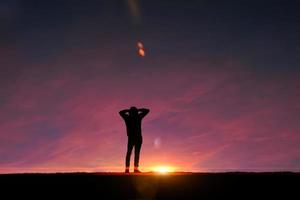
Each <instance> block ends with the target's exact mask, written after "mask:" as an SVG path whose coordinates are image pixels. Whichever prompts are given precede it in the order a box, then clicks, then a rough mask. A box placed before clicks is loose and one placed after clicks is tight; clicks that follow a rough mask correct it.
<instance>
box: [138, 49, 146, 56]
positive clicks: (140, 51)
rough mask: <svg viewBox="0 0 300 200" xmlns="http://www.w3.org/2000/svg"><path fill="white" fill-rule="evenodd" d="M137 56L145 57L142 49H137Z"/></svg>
mask: <svg viewBox="0 0 300 200" xmlns="http://www.w3.org/2000/svg"><path fill="white" fill-rule="evenodd" d="M139 55H140V56H142V57H144V56H145V51H144V49H139Z"/></svg>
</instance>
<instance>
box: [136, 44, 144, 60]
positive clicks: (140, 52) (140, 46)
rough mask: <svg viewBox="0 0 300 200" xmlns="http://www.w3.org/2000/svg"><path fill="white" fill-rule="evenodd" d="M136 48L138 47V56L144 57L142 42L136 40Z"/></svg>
mask: <svg viewBox="0 0 300 200" xmlns="http://www.w3.org/2000/svg"><path fill="white" fill-rule="evenodd" d="M137 48H138V54H139V56H141V57H144V56H145V55H146V54H145V48H144V45H143V43H142V42H138V43H137Z"/></svg>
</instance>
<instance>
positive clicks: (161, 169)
mask: <svg viewBox="0 0 300 200" xmlns="http://www.w3.org/2000/svg"><path fill="white" fill-rule="evenodd" d="M153 171H154V172H157V173H161V174H166V173H170V172H174V168H173V167H169V166H157V167H154V168H153Z"/></svg>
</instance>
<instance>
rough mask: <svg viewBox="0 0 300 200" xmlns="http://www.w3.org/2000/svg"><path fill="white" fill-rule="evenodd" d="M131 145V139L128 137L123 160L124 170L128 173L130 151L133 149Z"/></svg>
mask: <svg viewBox="0 0 300 200" xmlns="http://www.w3.org/2000/svg"><path fill="white" fill-rule="evenodd" d="M133 145H134V143H133V141H132V140H131V139H129V138H128V143H127V153H126V161H125V165H126V169H125V172H127V173H129V166H130V156H131V152H132V149H133Z"/></svg>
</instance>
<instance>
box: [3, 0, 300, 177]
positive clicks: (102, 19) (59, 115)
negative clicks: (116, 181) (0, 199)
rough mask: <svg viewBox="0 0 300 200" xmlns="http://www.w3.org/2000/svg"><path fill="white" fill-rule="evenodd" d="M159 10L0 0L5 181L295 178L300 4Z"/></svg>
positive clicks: (149, 5) (177, 5)
mask: <svg viewBox="0 0 300 200" xmlns="http://www.w3.org/2000/svg"><path fill="white" fill-rule="evenodd" d="M163 2H164V3H162V1H158V0H157V1H150V0H149V1H138V3H139V6H138V7H139V15H138V16H137V14H136V13H132V12H133V11H132V10H130V9H129V7H128V5H127V2H126V1H117V0H115V1H113V0H110V1H90V0H89V1H79V0H78V1H77V0H73V1H68V0H62V1H55V0H52V1H50V0H49V1H48V0H45V1H33V0H26V1H21V0H19V1H18V0H9V1H8V0H7V1H1V2H0V22H1V24H2V25H1V33H0V34H1V35H0V36H1V38H0V55H1V56H0V69H1V72H0V173H8V172H54V171H123V168H124V155H125V150H126V142H127V141H126V140H127V138H126V137H127V136H126V132H125V124H124V122H123V121H122V119H121V117H120V116H119V114H118V111H119V110H121V109H124V108H128V107H130V106H132V105H135V106H137V107H146V108H149V109H150V110H151V112H150V114H149V115H148V116H147V117H146V118H145V119H144V121H143V137H144V143H143V146H142V152H141V169H142V170H150V169H151V167H153V166H158V165H169V166H174V167H175V168H176V170H181V171H231V170H240V171H243V170H246V171H279V170H291V171H300V146H299V144H300V123H299V121H300V103H299V102H300V90H299V88H300V77H299V72H300V70H299V66H300V59H299V58H300V57H299V55H300V39H299V35H300V28H299V19H300V15H299V12H298V9H297V6H298V7H299V5H297V4H299V3H296V1H295V2H292V1H290V2H289V3H287V2H286V1H279V0H274V1H265V2H264V3H261V1H258V2H255V1H253V2H251V3H245V2H244V3H243V4H242V3H238V1H226V3H217V1H188V2H189V3H188V2H185V1H184V3H183V1H163ZM130 12H131V13H130ZM133 18H134V19H133ZM137 18H138V20H137ZM138 41H142V42H143V43H144V46H145V50H146V56H145V57H143V58H142V57H139V56H138V55H137V52H136V51H137V50H136V43H137V42H138Z"/></svg>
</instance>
